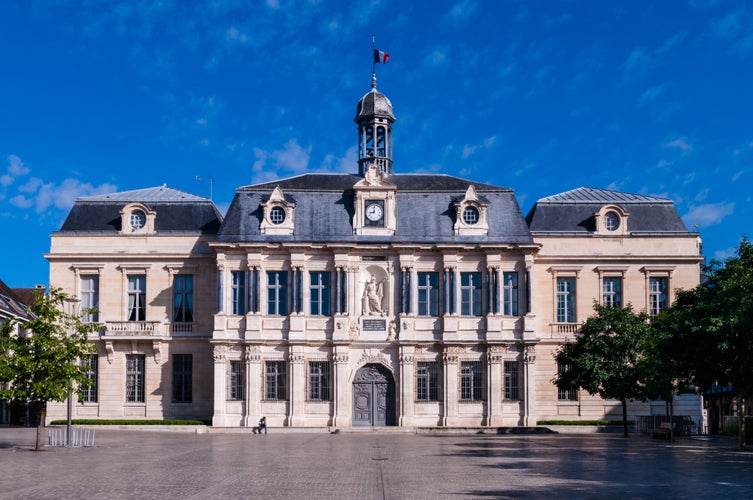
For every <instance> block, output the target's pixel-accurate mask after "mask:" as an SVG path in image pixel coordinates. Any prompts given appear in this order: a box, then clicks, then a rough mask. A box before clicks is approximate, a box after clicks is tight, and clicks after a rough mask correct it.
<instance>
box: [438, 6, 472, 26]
mask: <svg viewBox="0 0 753 500" xmlns="http://www.w3.org/2000/svg"><path fill="white" fill-rule="evenodd" d="M477 7H478V6H477V5H476V2H474V1H473V0H461V1H460V2H458V3H456V4H455V5H453V6H452V7H450V10H449V11H448V12H447V14H445V20H446V21H447V22H448V23H450V24H455V25H458V24H461V23H464V22H466V21H468V19H470V18H471V17H472V16H473V14H475V13H476V9H477Z"/></svg>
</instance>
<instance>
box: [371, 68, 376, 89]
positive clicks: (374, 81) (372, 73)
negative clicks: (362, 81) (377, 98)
mask: <svg viewBox="0 0 753 500" xmlns="http://www.w3.org/2000/svg"><path fill="white" fill-rule="evenodd" d="M371 88H372V89H374V90H376V88H377V83H376V71H372V72H371Z"/></svg>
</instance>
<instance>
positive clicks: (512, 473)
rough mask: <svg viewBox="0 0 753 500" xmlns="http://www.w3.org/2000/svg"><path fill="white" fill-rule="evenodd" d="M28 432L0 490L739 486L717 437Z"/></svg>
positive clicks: (109, 492)
mask: <svg viewBox="0 0 753 500" xmlns="http://www.w3.org/2000/svg"><path fill="white" fill-rule="evenodd" d="M45 435H46V431H45ZM33 444H34V429H17V428H14V429H9V428H3V429H0V498H3V499H5V498H14V499H15V498H19V499H20V498H24V499H29V498H30V499H36V498H54V499H65V498H75V499H80V498H97V499H105V498H129V499H131V498H161V499H165V498H181V499H191V498H196V499H204V498H211V499H223V498H233V499H235V498H264V499H275V498H305V499H317V498H327V499H334V498H338V499H339V498H359V499H409V498H431V499H434V498H543V497H549V498H608V497H609V498H751V497H753V452H750V451H739V450H737V449H736V447H735V442H734V440H732V439H728V438H718V439H709V440H700V439H691V438H681V439H680V440H678V441H677V442H676V443H668V442H666V441H657V440H651V439H649V438H647V437H642V436H631V437H630V438H628V439H625V438H622V437H619V436H616V435H564V434H550V435H495V434H463V435H449V434H439V435H430V434H429V435H427V434H413V433H400V432H394V431H393V432H365V433H348V432H342V433H338V434H328V433H325V432H314V433H312V432H308V433H303V432H300V433H299V432H293V431H290V430H286V431H285V432H281V431H280V432H275V429H271V430H270V433H269V434H268V435H262V436H259V435H253V434H250V433H237V432H236V433H218V432H210V433H207V434H195V433H185V432H155V431H152V432H141V431H133V430H117V429H105V430H103V429H97V431H96V442H95V444H96V445H95V446H94V447H93V448H45V449H44V451H41V452H33V451H30V450H31V449H32V448H33Z"/></svg>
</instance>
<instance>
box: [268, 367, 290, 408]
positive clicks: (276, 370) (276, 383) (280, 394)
mask: <svg viewBox="0 0 753 500" xmlns="http://www.w3.org/2000/svg"><path fill="white" fill-rule="evenodd" d="M264 368H265V379H266V392H265V399H267V400H277V401H285V400H287V399H288V391H287V379H288V377H287V369H286V364H285V362H284V361H267V362H266V363H265V365H264Z"/></svg>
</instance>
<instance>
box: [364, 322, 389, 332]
mask: <svg viewBox="0 0 753 500" xmlns="http://www.w3.org/2000/svg"><path fill="white" fill-rule="evenodd" d="M362 326H363V331H364V332H386V331H387V320H386V319H364V320H363V325H362Z"/></svg>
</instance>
